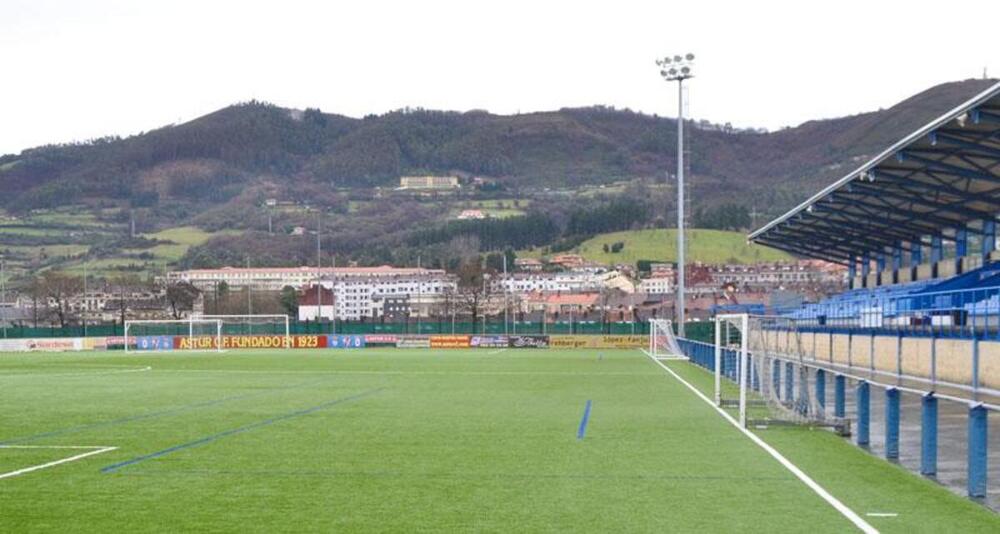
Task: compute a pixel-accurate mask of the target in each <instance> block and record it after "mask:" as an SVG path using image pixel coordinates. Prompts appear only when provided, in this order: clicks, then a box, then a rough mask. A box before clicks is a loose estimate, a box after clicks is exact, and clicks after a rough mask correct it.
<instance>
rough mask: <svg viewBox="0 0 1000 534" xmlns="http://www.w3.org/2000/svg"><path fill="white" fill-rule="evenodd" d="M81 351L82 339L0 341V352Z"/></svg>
mask: <svg viewBox="0 0 1000 534" xmlns="http://www.w3.org/2000/svg"><path fill="white" fill-rule="evenodd" d="M64 350H83V339H82V338H78V337H76V338H37V339H6V340H0V351H10V352H25V351H51V352H59V351H64Z"/></svg>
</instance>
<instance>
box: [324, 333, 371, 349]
mask: <svg viewBox="0 0 1000 534" xmlns="http://www.w3.org/2000/svg"><path fill="white" fill-rule="evenodd" d="M326 346H327V348H331V349H363V348H364V347H365V336H340V335H336V334H332V335H329V336H327V341H326Z"/></svg>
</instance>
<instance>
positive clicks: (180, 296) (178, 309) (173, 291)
mask: <svg viewBox="0 0 1000 534" xmlns="http://www.w3.org/2000/svg"><path fill="white" fill-rule="evenodd" d="M166 293H167V304H169V305H170V315H171V316H173V318H174V319H180V318H181V313H182V312H184V311H191V310H192V309H194V303H195V301H196V300H198V295H200V294H201V291H199V290H198V288H196V287H194V285H192V284H191V283H190V282H176V283H173V284H170V285H168V286H167V292H166Z"/></svg>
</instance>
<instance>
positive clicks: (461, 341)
mask: <svg viewBox="0 0 1000 534" xmlns="http://www.w3.org/2000/svg"><path fill="white" fill-rule="evenodd" d="M469 338H470V336H461V335H444V336H431V338H430V339H431V348H432V349H467V348H469V347H470V346H471V345H470V339H469Z"/></svg>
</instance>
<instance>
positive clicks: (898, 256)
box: [892, 241, 903, 271]
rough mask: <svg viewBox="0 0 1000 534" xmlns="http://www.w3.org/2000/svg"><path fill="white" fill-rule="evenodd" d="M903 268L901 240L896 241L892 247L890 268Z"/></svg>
mask: <svg viewBox="0 0 1000 534" xmlns="http://www.w3.org/2000/svg"><path fill="white" fill-rule="evenodd" d="M902 268H903V242H902V241H897V242H896V246H894V247H892V270H893V271H899V270H900V269H902Z"/></svg>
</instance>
